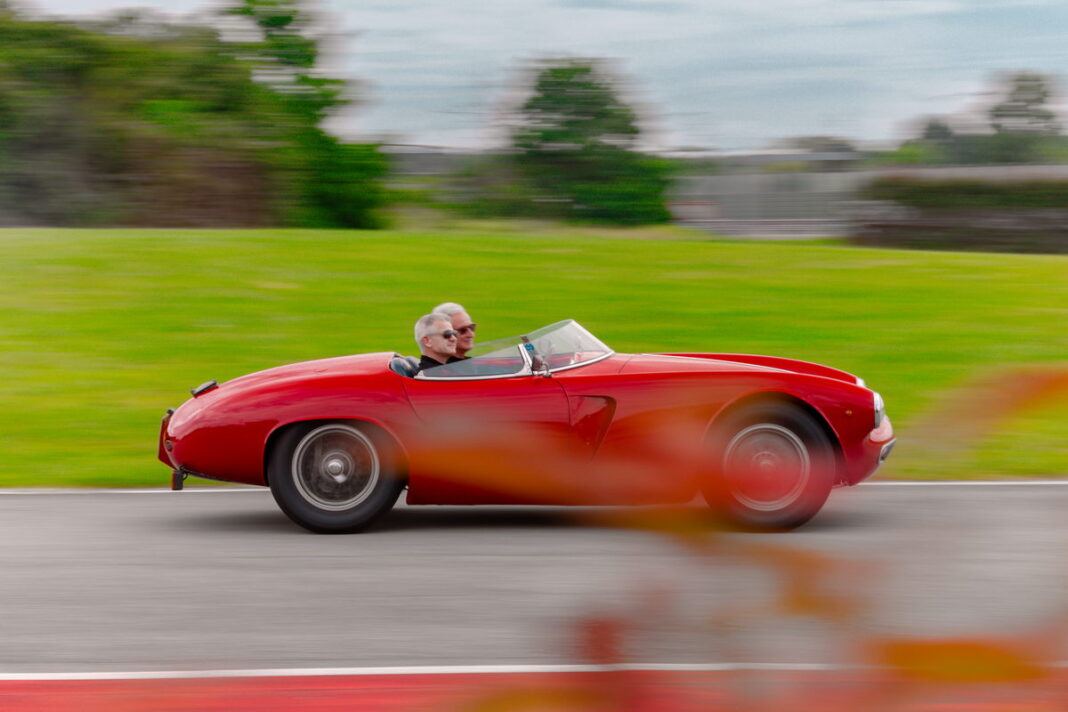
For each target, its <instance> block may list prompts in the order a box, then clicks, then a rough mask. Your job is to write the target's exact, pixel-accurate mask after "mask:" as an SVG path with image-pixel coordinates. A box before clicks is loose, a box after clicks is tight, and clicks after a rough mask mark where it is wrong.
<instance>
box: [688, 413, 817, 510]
mask: <svg viewBox="0 0 1068 712" xmlns="http://www.w3.org/2000/svg"><path fill="white" fill-rule="evenodd" d="M713 428H714V430H713V432H712V435H711V437H710V438H709V448H710V451H709V454H710V462H709V470H710V471H709V472H708V473H706V480H705V487H704V495H705V500H706V501H707V502H708V503H709V505H711V506H712V507H713V508H714V509H716V510H717V511H719V512H720V513H721V514H722V515H724V516H725V517H726V518H727V519H729V520H730V521H732V522H733V523H735V524H737V525H740V526H742V527H745V528H752V529H771V530H775V529H780V530H781V529H793V528H795V527H799V526H801V525H802V524H804V523H805V522H807V521H808V520H809V519H811V518H812V517H814V516H815V515H816V514H817V513H818V512H819V511H820V509H821V508H822V507H823V505H824V503H825V502H826V501H827V496H828V495H829V494H830V491H831V487H832V485H833V484H834V474H835V457H834V449H833V448H832V446H831V441H830V439H829V438H828V437H827V435H826V433H824V431H823V429H822V428H821V427H820V426H819V424H818V423H816V421H815V420H814V419H813V418H812V416H810V415H809V414H808V413H806V412H805V411H803V410H802V409H801V408H799V407H798V406H795V405H792V404H787V403H770V404H763V405H758V406H754V407H750V408H746V409H744V410H742V411H739V412H738V413H734V414H731V415H729V416H728V417H727V419H726V421H725V422H723V423H720V424H716V425H714V426H713Z"/></svg>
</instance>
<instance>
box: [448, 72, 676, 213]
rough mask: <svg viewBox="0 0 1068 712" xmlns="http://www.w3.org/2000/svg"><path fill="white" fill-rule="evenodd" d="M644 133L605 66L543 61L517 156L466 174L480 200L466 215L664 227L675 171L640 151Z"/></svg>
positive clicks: (523, 117) (523, 110) (525, 109)
mask: <svg viewBox="0 0 1068 712" xmlns="http://www.w3.org/2000/svg"><path fill="white" fill-rule="evenodd" d="M640 133H641V130H640V128H639V126H638V121H637V117H636V115H635V113H634V111H633V110H632V109H631V108H630V107H629V106H628V105H627V104H626V103H625V102H624V101H623V99H622V98H621V97H620V95H619V92H618V91H617V89H616V87H615V86H614V81H613V79H612V78H611V77H610V76H609V75H608V73H607V71H606V70H605V68H604V67H603V66H602V65H601V64H600V63H598V62H595V61H592V60H582V59H561V60H549V61H545V62H543V63H541V64H540V65H538V66H537V74H536V77H535V80H534V87H533V92H532V94H531V96H530V97H529V98H528V99H527V100H526V102H525V103H524V104H523V106H522V107H520V109H519V119H518V126H517V127H516V128H515V130H514V131H513V133H512V149H513V150H512V151H511V152H510V153H507V154H502V155H498V156H492V157H489V158H488V159H487V160H485V161H483V162H481V164H480V165H479V166H477V168H476V170H474V171H472V172H470V173H469V174H468V179H469V184H470V185H471V186H472V189H473V193H474V195H475V196H477V197H476V199H475V200H474V201H473V202H471V203H469V204H468V207H469V209H470V211H471V212H473V213H474V214H476V215H503V216H512V217H518V216H527V217H545V218H559V219H578V220H589V221H594V222H604V223H613V224H619V225H640V224H647V223H661V222H667V221H668V220H669V219H670V214H669V213H668V210H667V207H666V206H665V204H664V192H665V191H666V189H667V187H668V185H669V183H670V173H671V171H672V167H673V164H672V162H671V161H668V160H665V159H661V158H657V157H653V156H649V155H646V154H643V153H640V152H639V151H637V150H636V143H637V140H638V138H639V136H640Z"/></svg>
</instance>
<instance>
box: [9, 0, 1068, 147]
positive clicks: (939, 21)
mask: <svg viewBox="0 0 1068 712" xmlns="http://www.w3.org/2000/svg"><path fill="white" fill-rule="evenodd" d="M19 4H20V5H22V6H28V7H32V8H36V9H38V10H40V11H43V12H46V13H49V14H52V15H64V16H85V15H87V14H91V13H96V12H105V11H108V10H113V9H116V8H121V7H129V6H137V7H147V8H153V9H156V10H161V11H166V12H168V13H171V14H193V13H199V14H201V15H203V14H205V13H207V12H208V11H209V10H210V9H211V8H213V7H217V5H218V3H217V2H213V1H212V0H131V1H129V2H123V1H122V0H22V2H21V3H19ZM311 7H315V8H318V9H319V11H320V12H321V13H322V14H323V15H324V16H325V17H327V18H328V19H329V24H330V26H331V27H332V28H333V29H334V30H336V31H337V32H338V33H339V34H340V35H341V39H339V40H338V41H337V42H336V43H335V46H334V50H335V51H334V52H333V58H332V61H331V65H330V69H331V71H332V73H333V75H334V76H340V75H344V76H346V77H348V78H354V79H359V80H361V81H362V82H364V86H363V88H362V90H361V92H360V95H361V96H362V97H363V99H364V103H363V105H362V106H361V107H360V108H359V109H358V110H353V111H351V112H348V113H346V114H345V115H344V116H342V117H339V118H338V119H337V121H335V123H334V128H335V129H336V130H338V131H339V132H341V133H344V134H346V135H352V136H388V137H392V138H393V139H395V140H397V141H400V142H407V143H419V144H432V145H445V146H464V147H467V146H480V145H486V144H487V143H488V142H491V141H492V140H493V138H494V136H495V135H497V134H496V133H495V132H494V131H492V130H491V126H492V122H493V120H494V117H495V116H498V115H499V112H500V109H501V107H502V106H506V105H507V99H508V97H509V96H511V95H512V93H513V92H514V89H513V87H514V85H515V83H516V80H517V77H518V76H519V75H520V72H519V68H520V67H522V66H524V63H525V62H529V61H530V60H531V59H535V58H539V57H544V56H558V55H577V56H584V57H608V58H614V59H616V60H618V69H619V70H620V71H621V72H622V73H623V75H624V76H625V77H626V78H627V79H628V92H629V96H630V98H631V99H632V100H633V101H635V102H636V103H639V104H640V108H641V109H642V113H643V115H644V116H645V117H647V129H648V132H647V136H648V138H649V140H650V141H651V142H652V143H653V144H654V145H656V146H657V147H659V148H668V147H677V146H684V145H687V146H702V147H709V148H718V149H726V150H739V149H754V148H761V147H763V146H766V145H767V144H768V142H770V141H772V140H774V139H777V138H782V137H787V136H798V135H838V136H845V137H848V138H853V139H856V140H860V141H862V142H872V141H885V140H890V139H900V138H903V137H905V136H906V135H908V134H909V133H910V132H912V131H914V130H915V129H914V126H913V122H914V121H915V120H916V118H917V117H920V116H925V115H934V114H957V113H960V112H963V111H964V110H965V109H967V108H968V107H975V106H977V105H979V104H981V103H982V102H983V101H990V97H989V95H986V96H984V92H989V90H990V80H991V77H992V76H993V75H994V74H995V73H997V72H1003V71H1013V70H1022V69H1027V70H1034V71H1040V72H1044V73H1052V74H1057V75H1062V74H1064V73H1066V70H1068V43H1066V35H1068V2H1065V0H757V1H756V2H750V3H747V2H744V0H320V1H319V2H314V1H313V2H312V4H311Z"/></svg>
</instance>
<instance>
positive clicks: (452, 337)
mask: <svg viewBox="0 0 1068 712" xmlns="http://www.w3.org/2000/svg"><path fill="white" fill-rule="evenodd" d="M456 336H457V332H456V330H455V329H453V328H452V324H450V323H449V317H447V316H445V315H444V314H427V315H426V316H423V317H420V318H419V321H417V322H415V343H417V344H419V353H421V354H422V358H420V359H419V370H420V371H422V370H425V369H428V368H434V367H435V366H443V365H444V364H446V363H452V362H453V361H459V360H460V359H458V358H457V357H456Z"/></svg>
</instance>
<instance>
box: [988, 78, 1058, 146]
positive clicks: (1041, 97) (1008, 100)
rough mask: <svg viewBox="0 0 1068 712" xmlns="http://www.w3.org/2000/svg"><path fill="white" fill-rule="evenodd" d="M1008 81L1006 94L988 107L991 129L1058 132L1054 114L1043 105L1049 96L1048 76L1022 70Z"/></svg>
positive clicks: (1039, 132)
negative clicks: (1022, 71) (1009, 85)
mask: <svg viewBox="0 0 1068 712" xmlns="http://www.w3.org/2000/svg"><path fill="white" fill-rule="evenodd" d="M1010 81H1011V84H1012V86H1011V88H1010V89H1009V93H1008V96H1007V97H1005V100H1004V101H1002V102H1000V103H998V104H995V105H994V106H993V107H991V109H990V125H991V126H992V127H993V129H994V131H996V132H997V133H999V134H1001V133H1019V134H1038V135H1047V136H1052V135H1055V134H1058V133H1060V124H1058V123H1057V120H1056V116H1055V115H1054V113H1053V112H1052V111H1050V110H1049V109H1047V108H1046V103H1047V102H1048V101H1049V96H1050V87H1049V81H1048V80H1047V78H1046V77H1044V76H1043V75H1041V74H1033V73H1028V72H1024V73H1020V74H1017V75H1015V76H1014V77H1012V78H1011V80H1010Z"/></svg>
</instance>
